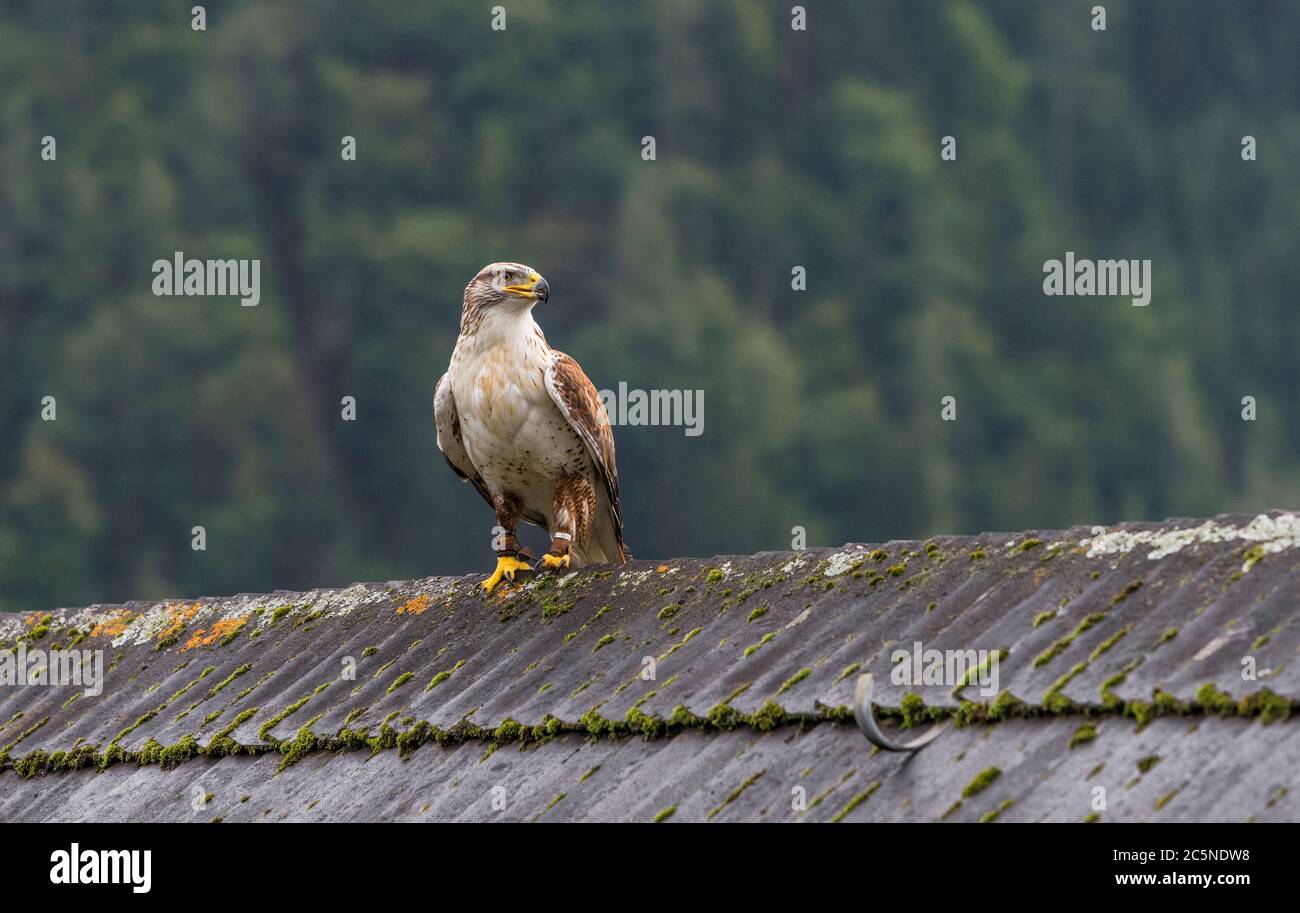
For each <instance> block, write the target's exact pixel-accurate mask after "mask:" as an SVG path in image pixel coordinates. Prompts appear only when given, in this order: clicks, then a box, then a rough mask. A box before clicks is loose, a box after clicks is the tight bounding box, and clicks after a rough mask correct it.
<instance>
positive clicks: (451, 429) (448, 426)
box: [433, 374, 493, 507]
mask: <svg viewBox="0 0 1300 913" xmlns="http://www.w3.org/2000/svg"><path fill="white" fill-rule="evenodd" d="M433 424H434V427H436V428H437V429H438V449H439V450H441V451H442V455H443V458H444V459H446V460H447V465H448V466H450V467H451V468H452V471H453V472H455V473H456V475H458V476H460V477H461V478H462V479H464V480H465V481H466V482H469V483H470V484H471V485H473V486H474V490H475V491H477V492H478V493H479V494H481V495H482V496H483V500H484V501H487V502H488V506H489V507H492V506H493V505H492V496H491V495H490V494H488V490H487V486H486V485H484V484H483V477H482V476H480V475H479V474H478V469H476V468H475V466H474V463H473V461H472V460H470V458H469V453H468V452H467V451H466V450H465V443H464V441H463V440H461V436H460V415H459V414H458V413H457V412H456V400H455V399H453V398H452V395H451V381H450V380H448V379H447V375H446V374H444V375H442V377H441V378H439V380H438V387H437V390H436V391H435V392H434V394H433Z"/></svg>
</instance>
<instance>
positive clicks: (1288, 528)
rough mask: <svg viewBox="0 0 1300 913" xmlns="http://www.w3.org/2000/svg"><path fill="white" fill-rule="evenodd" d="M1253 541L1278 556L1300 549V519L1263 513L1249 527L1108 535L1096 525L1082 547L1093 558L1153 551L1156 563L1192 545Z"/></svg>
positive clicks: (1208, 524)
mask: <svg viewBox="0 0 1300 913" xmlns="http://www.w3.org/2000/svg"><path fill="white" fill-rule="evenodd" d="M1232 541H1241V542H1250V543H1253V544H1255V545H1258V546H1259V547H1260V548H1261V549H1263V551H1264V553H1265V554H1274V553H1276V552H1280V551H1282V550H1284V549H1288V548H1296V547H1297V546H1300V516H1297V515H1296V514H1291V513H1287V514H1280V515H1278V516H1276V517H1270V516H1268V515H1267V514H1260V515H1259V516H1257V517H1256V518H1255V519H1253V520H1251V521H1250V522H1249V523H1248V524H1246V525H1245V526H1228V525H1225V524H1220V523H1215V522H1214V521H1213V520H1206V521H1205V522H1204V523H1202V524H1201V525H1200V526H1192V527H1188V528H1185V529H1144V530H1136V531H1135V530H1126V529H1118V530H1114V531H1110V532H1108V531H1107V530H1106V528H1105V527H1104V526H1094V527H1093V529H1092V535H1091V536H1089V537H1088V538H1086V539H1081V540H1080V541H1079V545H1080V546H1082V547H1084V548H1086V549H1087V550H1088V557H1089V558H1098V557H1102V556H1105V555H1123V554H1127V553H1128V552H1131V551H1133V550H1134V549H1137V548H1142V549H1149V551H1147V557H1148V558H1149V559H1151V560H1152V561H1157V560H1159V559H1161V558H1166V557H1168V556H1169V555H1173V554H1176V553H1177V552H1179V551H1182V550H1183V549H1184V548H1186V547H1187V546H1189V545H1196V544H1200V543H1212V542H1232Z"/></svg>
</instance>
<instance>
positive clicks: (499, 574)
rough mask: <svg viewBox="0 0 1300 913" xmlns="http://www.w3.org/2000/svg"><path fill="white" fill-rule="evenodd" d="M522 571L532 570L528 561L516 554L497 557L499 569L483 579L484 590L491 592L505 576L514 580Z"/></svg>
mask: <svg viewBox="0 0 1300 913" xmlns="http://www.w3.org/2000/svg"><path fill="white" fill-rule="evenodd" d="M520 571H529V572H531V571H532V567H531V566H529V564H528V562H527V561H520V560H519V559H518V558H516V557H515V556H514V555H501V556H500V557H498V558H497V569H496V570H495V571H493V572H492V576H491V577H489V578H488V579H487V580H484V581H483V592H485V593H491V592H492V590H493V589H495V588H496V585H497V584H498V583H500V582H501V578H503V577H504V578H505V579H507V580H509V581H511V582H514V579H515V574H517V573H519V572H520Z"/></svg>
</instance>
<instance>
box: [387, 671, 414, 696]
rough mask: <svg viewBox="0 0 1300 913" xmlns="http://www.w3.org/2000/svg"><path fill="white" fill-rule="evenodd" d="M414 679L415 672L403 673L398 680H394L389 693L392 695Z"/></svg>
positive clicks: (389, 687)
mask: <svg viewBox="0 0 1300 913" xmlns="http://www.w3.org/2000/svg"><path fill="white" fill-rule="evenodd" d="M413 678H415V673H414V672H403V673H402V674H401V675H399V676H397V678H395V679H393V683H392V684H391V685H389V686H388V693H389V694H392V693H393V692H394V691H396V690H397V689H398V688H400V687H402V686H403V685H405V684H406V683H407V682H409V681H410V680H411V679H413Z"/></svg>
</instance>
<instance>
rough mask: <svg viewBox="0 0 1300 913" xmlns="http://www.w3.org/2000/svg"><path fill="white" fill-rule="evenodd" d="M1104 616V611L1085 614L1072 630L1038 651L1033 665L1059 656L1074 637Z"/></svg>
mask: <svg viewBox="0 0 1300 913" xmlns="http://www.w3.org/2000/svg"><path fill="white" fill-rule="evenodd" d="M1105 618H1106V613H1105V612H1094V613H1093V614H1091V615H1088V616H1085V617H1084V619H1083V620H1082V621H1080V622H1079V623H1078V624H1077V625H1075V628H1074V630H1073V631H1071V632H1070V633H1069V634H1067V635H1065V636H1064V637H1061V638H1059V639H1057V640H1055V641H1053V642H1052V644H1051V645H1050V646H1049V647H1048V648H1047V649H1046V650H1044V651H1043V652H1042V653H1039V654H1038V656H1036V657H1034V666H1035V667H1037V666H1045V665H1047V664H1048V663H1049V662H1051V661H1052V660H1053V659H1055V658H1056V657H1057V656H1059V655H1060V654H1061V653H1062V652H1064V650H1065V648H1066V647H1068V646H1070V644H1072V643H1074V641H1075V639H1076V638H1077V637H1078V636H1079V635H1080V634H1082V633H1083V632H1084V631H1087V630H1088V629H1089V628H1091V627H1092V626H1093V625H1095V624H1098V623H1099V622H1102V621H1104V620H1105Z"/></svg>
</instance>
